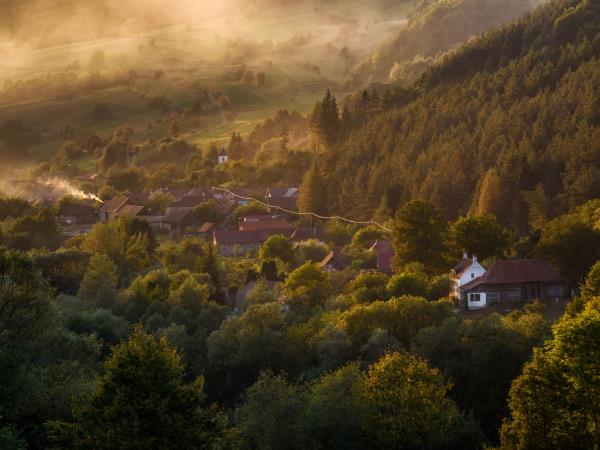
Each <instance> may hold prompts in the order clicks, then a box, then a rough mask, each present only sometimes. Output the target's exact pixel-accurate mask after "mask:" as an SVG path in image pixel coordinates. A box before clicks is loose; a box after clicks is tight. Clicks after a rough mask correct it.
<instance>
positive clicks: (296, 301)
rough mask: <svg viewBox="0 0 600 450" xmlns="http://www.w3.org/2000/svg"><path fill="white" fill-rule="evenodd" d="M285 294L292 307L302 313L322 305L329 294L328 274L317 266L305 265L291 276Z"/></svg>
mask: <svg viewBox="0 0 600 450" xmlns="http://www.w3.org/2000/svg"><path fill="white" fill-rule="evenodd" d="M284 293H285V295H286V296H287V298H288V302H289V303H290V305H291V306H292V307H295V308H298V309H300V310H301V311H305V312H306V311H307V310H309V309H312V308H313V307H315V306H318V305H322V304H323V303H324V302H325V299H326V297H327V295H328V294H329V279H328V277H327V273H325V271H323V270H322V269H321V268H319V267H318V266H317V265H316V264H313V263H305V264H303V265H301V266H300V267H298V268H297V269H296V270H294V271H293V272H292V273H291V274H289V276H288V277H287V279H286V280H285V283H284Z"/></svg>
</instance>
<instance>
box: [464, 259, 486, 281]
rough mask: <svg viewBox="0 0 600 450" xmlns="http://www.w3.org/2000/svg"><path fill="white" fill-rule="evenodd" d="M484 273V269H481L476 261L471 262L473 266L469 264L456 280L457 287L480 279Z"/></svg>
mask: <svg viewBox="0 0 600 450" xmlns="http://www.w3.org/2000/svg"><path fill="white" fill-rule="evenodd" d="M484 273H485V269H484V268H483V266H482V265H481V264H479V262H478V261H473V264H471V265H470V266H469V267H468V268H467V270H465V271H464V273H463V274H462V275H461V276H460V278H459V279H458V287H460V286H463V285H465V284H467V283H469V282H471V281H472V280H474V279H475V278H477V277H480V276H481V275H483V274H484Z"/></svg>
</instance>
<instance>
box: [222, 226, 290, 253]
mask: <svg viewBox="0 0 600 450" xmlns="http://www.w3.org/2000/svg"><path fill="white" fill-rule="evenodd" d="M293 232H294V229H293V228H292V229H290V230H285V231H282V230H215V231H214V232H213V243H214V245H215V246H216V247H217V250H218V251H219V254H220V255H222V256H235V255H246V254H251V253H255V252H256V251H258V249H259V248H260V247H261V245H263V244H264V243H265V242H266V240H267V239H269V238H270V237H271V236H275V235H278V234H283V235H284V236H286V237H290V236H291V234H292V233H293Z"/></svg>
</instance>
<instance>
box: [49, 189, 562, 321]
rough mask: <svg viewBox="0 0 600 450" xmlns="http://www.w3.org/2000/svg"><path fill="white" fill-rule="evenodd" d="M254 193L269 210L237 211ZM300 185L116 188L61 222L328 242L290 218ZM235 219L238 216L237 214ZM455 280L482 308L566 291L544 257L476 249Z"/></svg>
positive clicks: (67, 212) (221, 241) (222, 247)
mask: <svg viewBox="0 0 600 450" xmlns="http://www.w3.org/2000/svg"><path fill="white" fill-rule="evenodd" d="M166 193H168V194H169V195H170V197H172V198H173V199H174V201H173V203H172V204H171V205H170V206H168V207H167V208H166V209H165V211H164V213H162V214H154V213H153V211H152V210H151V209H150V208H148V207H147V206H144V205H147V204H149V203H151V202H150V200H151V199H152V198H153V197H154V196H156V195H158V194H166ZM252 198H254V199H256V200H258V201H260V202H261V203H263V204H265V205H268V208H267V211H266V212H260V213H248V214H244V215H242V216H240V217H237V218H234V217H233V215H234V212H235V211H236V209H237V208H238V207H239V206H247V205H248V204H249V202H250V201H251V199H252ZM298 198H299V190H298V188H295V187H287V188H269V189H266V191H265V190H261V189H250V188H231V189H227V190H223V189H216V188H194V189H191V190H168V191H167V190H162V189H159V190H156V191H152V192H148V193H142V194H126V195H119V196H116V197H114V198H112V199H110V200H108V201H106V202H105V203H104V204H102V205H101V206H100V207H99V208H98V207H97V206H95V205H93V204H91V203H90V204H87V203H66V204H64V205H62V206H61V207H60V210H59V221H60V223H61V224H63V225H83V224H92V223H95V222H98V221H99V222H107V221H110V220H112V219H114V218H117V217H140V218H143V219H144V220H146V221H147V222H148V224H149V225H150V227H151V228H152V229H153V230H155V232H157V233H165V234H168V235H169V237H170V238H181V237H200V238H203V239H205V240H207V241H209V242H212V243H213V244H214V246H215V248H216V249H217V250H218V253H219V254H220V255H221V256H225V257H245V256H255V255H257V253H258V251H259V249H260V247H261V246H262V245H263V244H264V243H265V242H266V241H267V240H268V239H269V238H270V237H271V236H275V235H283V236H285V237H287V238H288V239H289V240H290V241H291V242H292V243H294V245H298V244H299V243H301V242H303V241H307V240H309V239H314V240H317V241H320V242H325V241H326V239H325V231H324V229H323V228H320V227H318V226H312V227H306V226H298V225H296V224H294V223H293V221H291V219H293V218H294V214H293V213H294V212H296V211H297V210H298V206H297V202H298ZM206 202H214V203H215V204H216V205H218V212H219V216H220V218H221V219H220V221H219V222H201V221H199V220H198V218H197V217H196V215H195V214H194V208H196V207H197V206H198V205H201V204H203V203H206ZM235 219H237V220H235ZM370 251H371V252H372V253H373V254H374V257H375V260H376V265H375V269H374V270H377V271H380V272H384V273H388V274H391V273H392V259H393V246H392V243H391V241H389V240H379V241H376V242H374V243H372V245H371V247H370ZM350 264H351V261H350V260H349V258H348V257H347V255H345V254H344V253H343V250H342V249H333V250H332V251H331V252H330V253H329V254H328V255H327V256H326V257H325V258H324V259H323V260H322V261H321V262H320V264H319V265H320V267H322V268H323V269H324V270H326V271H342V270H344V269H346V268H348V267H349V266H350ZM451 272H452V276H453V287H452V290H451V292H450V293H449V295H450V296H451V297H454V298H456V299H457V300H458V302H459V304H460V305H461V307H463V308H464V309H468V310H477V309H483V308H486V307H489V306H491V305H495V304H511V303H520V302H527V301H532V300H534V299H540V300H545V301H548V300H557V299H562V298H565V297H566V296H568V289H567V287H566V283H565V281H564V279H563V278H562V277H561V276H560V275H559V274H558V272H557V271H556V269H555V268H554V267H552V266H551V265H550V263H548V262H547V261H544V260H523V259H521V260H519V259H511V260H500V261H495V262H494V263H493V264H491V266H490V267H489V268H487V269H486V268H485V267H484V266H483V265H482V264H481V262H480V261H478V259H477V256H475V255H472V256H469V255H467V254H466V253H465V254H464V255H463V258H462V260H461V261H459V262H458V263H457V264H456V266H455V267H454V268H452V271H451Z"/></svg>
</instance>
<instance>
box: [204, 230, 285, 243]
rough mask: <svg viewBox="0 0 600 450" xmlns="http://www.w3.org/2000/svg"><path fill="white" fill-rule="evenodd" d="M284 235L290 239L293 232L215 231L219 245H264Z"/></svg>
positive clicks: (214, 236)
mask: <svg viewBox="0 0 600 450" xmlns="http://www.w3.org/2000/svg"><path fill="white" fill-rule="evenodd" d="M277 234H282V235H284V236H286V237H289V236H290V235H291V234H292V231H291V230H288V231H280V230H263V231H243V230H215V231H214V232H213V238H214V240H215V242H216V243H217V244H262V243H263V242H265V241H266V240H267V239H269V238H270V237H271V236H275V235H277Z"/></svg>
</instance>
